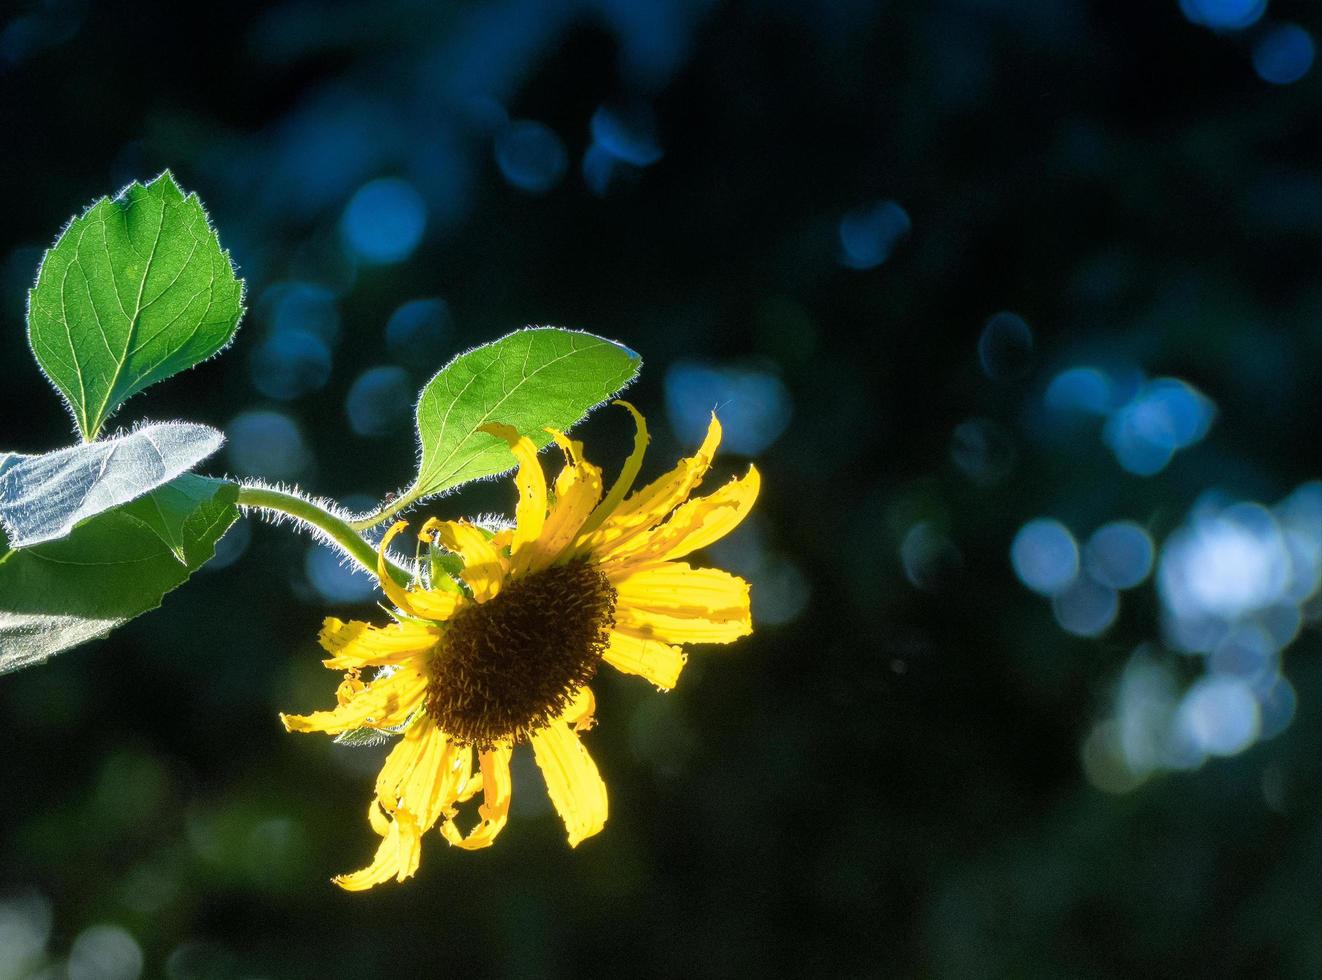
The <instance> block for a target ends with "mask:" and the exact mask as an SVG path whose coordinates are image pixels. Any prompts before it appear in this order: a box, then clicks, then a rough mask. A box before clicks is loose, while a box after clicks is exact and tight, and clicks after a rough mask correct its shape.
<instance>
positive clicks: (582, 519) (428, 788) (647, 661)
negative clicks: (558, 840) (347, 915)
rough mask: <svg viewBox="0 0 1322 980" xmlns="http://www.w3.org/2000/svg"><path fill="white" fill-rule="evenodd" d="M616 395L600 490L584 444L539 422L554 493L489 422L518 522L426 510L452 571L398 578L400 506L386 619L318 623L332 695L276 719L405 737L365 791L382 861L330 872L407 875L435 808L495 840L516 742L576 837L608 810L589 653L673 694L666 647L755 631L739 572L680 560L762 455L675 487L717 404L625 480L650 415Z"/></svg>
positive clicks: (445, 818) (460, 839)
mask: <svg viewBox="0 0 1322 980" xmlns="http://www.w3.org/2000/svg"><path fill="white" fill-rule="evenodd" d="M619 404H621V405H623V406H624V407H625V408H627V409H628V410H629V412H630V413H632V415H633V417H634V420H635V422H636V424H637V433H636V435H635V438H634V447H633V452H632V453H631V454H630V456H629V458H628V459H627V460H626V462H625V464H624V466H623V468H622V469H621V472H620V475H619V478H618V479H617V480H616V481H615V483H614V484H613V485H612V486H611V488H610V490H609V491H608V492H607V493H605V495H604V496H603V494H602V489H603V484H602V479H601V470H600V469H599V468H598V467H596V466H593V465H592V464H591V463H589V462H588V461H587V460H586V459H584V457H583V447H582V444H581V443H579V442H576V441H573V440H571V439H568V438H566V437H565V436H564V435H563V434H562V433H560V432H556V431H554V430H548V431H549V432H551V435H552V437H553V438H554V440H555V442H556V443H557V444H558V445H559V447H560V449H561V450H562V451H563V453H564V457H565V465H564V468H563V469H562V470H561V471H560V473H559V475H558V476H557V477H556V479H555V482H554V488H553V489H554V492H553V493H551V494H548V487H547V483H546V477H545V475H544V474H543V471H542V467H541V464H540V463H539V462H538V459H537V449H536V447H535V446H534V445H533V443H532V441H531V440H530V439H528V438H527V437H525V436H520V435H519V434H518V433H517V432H516V431H515V430H514V429H513V428H511V427H509V426H505V425H490V426H487V427H485V431H488V432H490V433H491V434H493V435H495V436H497V437H499V438H502V439H504V440H506V441H507V442H508V443H509V445H510V449H511V451H512V452H513V455H514V457H515V460H516V461H517V464H518V470H517V473H516V476H515V483H516V486H517V489H518V502H517V504H516V507H515V525H514V527H512V528H507V529H504V530H502V531H499V532H496V533H494V534H493V533H492V532H491V531H489V530H486V529H484V528H482V527H479V526H477V525H475V524H473V523H470V522H467V521H441V520H437V519H435V518H433V519H430V520H428V521H427V522H426V523H425V524H424V525H423V527H422V529H421V531H420V532H419V538H420V539H421V540H422V541H424V542H426V543H428V544H430V545H432V546H433V547H438V546H439V547H441V548H444V549H445V550H446V551H449V552H452V553H454V554H455V555H457V556H459V558H460V559H462V562H463V570H462V571H461V572H460V573H459V578H460V581H461V583H462V585H461V586H459V587H456V588H454V589H447V588H443V587H440V585H438V586H437V587H434V588H426V587H423V586H421V585H419V584H414V585H412V586H410V587H408V588H405V587H401V586H400V585H399V584H397V583H396V582H395V581H394V580H393V579H392V578H391V577H390V575H389V574H388V571H387V567H386V558H385V555H386V548H387V546H388V545H389V544H390V541H391V540H392V539H393V538H394V537H395V536H396V535H397V534H399V533H400V532H401V531H402V530H404V528H405V527H406V526H407V525H406V523H405V522H402V521H401V522H398V523H396V524H395V525H394V526H393V527H391V529H390V530H389V532H388V533H387V534H386V535H385V537H384V538H383V540H382V542H381V547H380V552H379V559H378V565H377V573H378V576H379V578H380V580H381V588H382V589H383V590H384V591H385V593H386V596H387V597H388V598H389V599H390V601H391V602H392V603H393V604H394V605H395V606H396V607H397V610H398V611H397V613H396V614H395V621H394V622H392V623H390V624H389V625H386V626H374V625H371V624H369V623H363V622H344V621H341V620H339V619H334V618H331V619H327V620H326V623H325V626H324V628H323V629H322V631H321V636H320V641H321V645H322V646H323V647H324V648H325V649H326V650H327V651H328V652H329V653H330V654H331V656H330V658H329V659H327V660H326V661H324V662H325V664H326V666H327V667H329V668H330V669H332V670H344V671H347V673H346V674H345V677H344V681H343V683H342V684H341V685H340V687H339V691H338V698H337V700H338V704H337V706H336V707H334V708H332V709H331V710H329V711H317V712H314V713H312V714H309V715H282V716H281V720H282V721H283V722H284V724H285V727H286V728H287V729H288V730H289V731H295V732H326V733H329V734H343V733H349V732H358V731H359V730H362V729H368V730H375V731H377V732H383V733H389V734H398V733H402V738H400V740H399V742H398V743H397V744H396V745H395V747H394V749H393V750H392V751H391V752H390V754H389V756H388V757H387V758H386V761H385V764H384V766H383V767H382V769H381V773H380V775H379V776H378V777H377V780H376V791H375V793H374V794H373V797H372V800H371V802H370V804H369V805H368V821H369V823H370V824H371V827H372V829H373V830H374V831H375V832H376V833H377V835H378V836H380V837H381V838H382V840H381V843H380V845H379V847H378V849H377V852H376V857H375V858H374V859H373V861H372V863H371V864H369V865H368V866H367V867H366V868H363V869H362V870H360V871H356V872H354V873H352V874H346V875H341V876H340V877H338V878H336V879H335V882H336V884H338V885H340V886H341V887H342V888H345V889H348V890H350V891H358V890H362V889H366V888H371V887H372V886H374V885H377V884H380V883H382V882H384V881H387V880H388V879H390V878H394V879H395V880H396V881H403V880H404V879H405V878H408V877H410V876H411V875H413V874H414V872H415V871H417V868H418V862H419V860H420V856H421V837H422V834H423V833H425V832H426V831H427V830H429V829H431V828H432V827H434V826H436V825H437V824H439V825H440V831H441V834H442V835H443V836H444V837H445V839H446V840H447V841H449V842H450V843H451V844H453V845H455V846H457V847H462V848H466V849H475V848H480V847H487V846H489V845H490V844H491V843H492V842H493V841H494V840H495V839H496V835H497V834H499V833H500V831H501V830H502V828H503V827H504V826H505V822H506V819H507V817H508V814H509V806H510V792H511V780H510V756H511V753H512V751H513V749H514V747H515V746H516V745H518V744H520V743H525V742H526V743H529V744H530V745H531V746H532V752H533V757H534V758H535V760H536V762H537V764H538V766H539V767H540V768H541V770H542V774H543V776H544V777H545V780H546V788H547V793H548V795H549V796H550V798H551V803H552V805H553V806H554V807H555V809H556V811H557V812H558V813H559V814H560V817H561V818H562V819H563V820H564V824H565V829H566V830H567V832H568V836H569V844H570V846H577V845H578V843H579V842H580V841H582V840H584V839H585V838H588V837H591V836H592V835H593V834H596V833H597V832H598V831H600V830H601V828H602V826H603V825H604V824H605V821H606V811H607V803H606V785H605V783H604V782H603V781H602V779H601V776H600V775H599V774H598V772H597V767H596V765H595V764H594V763H593V761H592V758H591V756H589V755H588V752H587V749H586V748H585V747H584V746H583V744H582V742H581V741H580V739H579V733H580V732H582V731H585V730H586V729H588V728H590V727H591V726H592V723H593V716H594V711H595V704H594V701H593V696H592V692H591V690H590V689H589V688H588V686H587V685H588V682H589V681H591V680H592V678H593V676H594V675H595V673H596V671H597V668H598V666H599V665H600V663H601V662H602V661H603V660H604V661H605V662H606V663H608V664H610V665H611V666H612V667H614V668H615V669H616V670H619V671H622V672H623V673H626V674H636V675H638V676H640V677H643V678H645V679H647V680H648V681H651V682H652V684H654V685H655V686H656V687H658V688H660V689H662V690H668V689H670V688H672V687H674V685H675V682H676V681H677V680H678V678H679V674H680V670H681V669H682V668H683V666H684V662H685V660H686V655H685V653H684V652H683V651H682V650H681V649H680V646H679V644H684V643H728V642H730V641H731V640H734V639H737V638H738V637H740V636H743V635H745V634H747V633H749V632H750V631H751V630H752V622H751V619H750V616H749V602H748V583H747V582H745V581H744V580H743V579H740V578H737V577H735V576H734V575H731V574H729V573H728V572H723V571H719V570H717V569H700V568H694V567H692V566H690V565H688V564H686V563H684V562H681V561H678V560H677V559H680V558H683V557H684V556H686V555H688V554H689V553H690V552H692V551H695V550H696V549H698V548H702V547H704V546H705V545H708V544H711V543H712V542H713V541H715V540H717V539H718V538H720V537H722V536H724V535H725V534H727V533H729V532H730V531H731V530H732V529H733V528H734V527H735V526H736V525H738V524H739V522H740V521H741V520H742V519H743V518H744V516H745V515H746V514H747V513H748V511H749V509H750V508H751V507H752V505H753V502H754V500H755V499H756V498H757V494H758V488H759V484H760V477H759V475H758V472H757V469H756V468H754V467H750V468H749V471H748V474H747V475H746V476H744V477H742V478H739V479H735V480H732V481H731V482H729V483H727V484H726V485H725V486H723V487H721V488H720V489H718V490H716V491H715V492H713V493H711V494H710V495H708V496H706V497H701V498H695V499H692V500H690V499H689V495H690V494H691V493H692V491H693V490H694V488H695V487H696V486H697V485H698V483H699V481H700V480H701V479H702V477H703V475H704V474H705V473H706V472H707V470H708V468H709V467H710V466H711V462H712V458H713V456H714V454H715V451H716V447H717V445H718V444H719V443H720V438H721V427H720V423H719V422H718V421H717V419H716V416H715V415H714V414H713V416H712V419H711V424H710V426H709V428H708V430H707V435H706V438H705V439H704V440H703V443H702V445H701V447H700V448H699V449H698V451H697V453H696V454H695V455H693V456H692V457H689V458H687V459H683V460H681V461H680V463H679V465H678V466H677V467H675V469H674V470H673V471H671V472H670V473H668V474H666V475H665V476H663V477H661V478H660V479H658V480H656V481H655V482H654V483H652V484H650V485H648V486H647V487H645V488H643V489H642V490H639V491H638V492H636V493H634V494H633V495H632V496H629V490H630V488H631V487H632V484H633V482H634V479H635V477H636V476H637V475H638V471H639V469H640V468H641V466H642V460H643V453H644V450H645V449H646V446H647V426H646V423H645V422H644V420H643V417H642V416H641V415H640V414H639V413H638V412H637V411H636V410H635V409H634V408H633V406H631V405H628V404H627V403H624V402H621V403H619ZM441 584H445V583H441ZM368 671H370V672H371V676H370V677H368V676H365V672H368ZM474 757H476V760H477V767H476V769H474ZM478 793H480V794H481V803H480V805H479V806H478V809H477V817H478V818H479V819H478V820H477V822H476V824H475V826H473V827H472V828H471V829H470V830H469V831H468V832H467V833H464V832H462V831H461V830H460V829H459V828H458V827H457V826H456V824H455V818H456V817H457V816H458V806H457V804H460V803H463V802H465V801H467V800H470V799H472V798H473V797H475V796H476V795H477V794H478Z"/></svg>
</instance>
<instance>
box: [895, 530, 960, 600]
mask: <svg viewBox="0 0 1322 980" xmlns="http://www.w3.org/2000/svg"><path fill="white" fill-rule="evenodd" d="M961 561H962V558H961V556H960V553H959V549H958V548H957V547H956V546H955V544H954V542H952V541H951V540H950V538H949V537H947V536H946V535H945V534H943V533H942V532H941V531H940V530H939V529H938V528H937V527H936V526H935V525H934V524H932V523H931V522H930V521H919V522H918V523H917V524H915V525H914V526H913V527H911V528H909V530H908V531H907V532H905V535H904V538H903V539H902V540H901V541H900V562H901V564H903V566H904V577H905V578H907V579H908V580H909V583H910V584H911V585H913V586H914V587H915V588H919V589H924V590H926V591H929V592H938V591H940V590H941V589H942V588H943V587H944V586H946V585H947V584H949V582H950V580H951V578H952V577H953V576H954V574H955V572H956V571H957V570H958V569H959V566H960V563H961Z"/></svg>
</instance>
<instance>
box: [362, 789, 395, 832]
mask: <svg viewBox="0 0 1322 980" xmlns="http://www.w3.org/2000/svg"><path fill="white" fill-rule="evenodd" d="M367 822H368V824H370V825H371V827H372V829H373V830H374V831H376V836H378V837H384V836H386V834H388V833H390V818H389V817H388V816H386V811H385V810H382V809H381V803H380V801H379V800H377V798H376V797H375V796H374V797H372V801H371V802H370V803H368V804H367Z"/></svg>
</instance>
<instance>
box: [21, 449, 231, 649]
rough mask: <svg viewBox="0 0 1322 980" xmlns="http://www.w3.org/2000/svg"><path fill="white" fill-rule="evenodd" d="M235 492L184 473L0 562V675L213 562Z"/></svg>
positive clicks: (156, 600)
mask: <svg viewBox="0 0 1322 980" xmlns="http://www.w3.org/2000/svg"><path fill="white" fill-rule="evenodd" d="M238 493H239V488H238V486H237V485H235V484H233V483H228V482H226V481H223V480H212V479H208V478H207V477H201V476H195V475H193V474H191V473H190V474H185V475H183V476H180V477H178V478H176V479H175V480H172V481H171V482H170V483H168V484H166V485H165V486H163V487H159V488H157V489H156V490H153V491H152V492H151V493H149V494H147V495H146V496H145V497H140V498H139V499H137V500H135V501H133V502H132V503H129V504H125V505H124V506H122V507H117V508H115V509H114V510H108V511H106V512H104V513H102V514H98V515H97V516H96V517H93V518H91V519H90V520H88V521H85V522H84V523H82V524H80V525H79V526H78V527H76V528H75V529H74V531H73V533H72V534H70V535H69V536H68V537H65V538H61V539H59V540H58V541H48V542H46V543H44V544H39V545H34V546H32V547H30V548H21V549H16V550H13V551H9V552H7V553H0V674H4V673H8V672H10V671H13V670H18V669H19V668H22V667H27V666H30V665H32V664H36V663H40V662H41V661H43V660H45V659H46V658H48V657H50V656H52V655H53V654H56V653H59V652H60V651H62V650H67V649H69V648H70V647H73V646H76V645H78V644H79V643H85V642H86V641H88V640H93V639H96V638H98V637H101V636H105V635H106V634H107V633H109V632H110V631H111V630H113V629H115V628H116V627H117V626H120V625H122V624H123V623H125V622H127V621H128V620H130V619H132V618H133V617H135V616H138V615H140V614H142V613H144V612H147V611H148V610H149V609H155V608H156V607H157V606H159V605H160V604H161V599H162V597H163V596H164V595H165V593H167V592H169V591H170V590H171V589H174V588H176V587H177V586H179V585H182V584H183V583H184V582H185V581H187V579H188V577H189V576H190V575H191V574H192V573H193V572H195V571H197V570H198V569H199V568H201V567H202V565H204V564H205V563H206V562H207V561H209V560H210V559H211V558H212V556H213V555H214V554H215V548H216V542H217V541H218V540H220V537H221V535H222V534H224V533H225V530H226V529H227V528H228V527H229V526H230V525H231V524H233V523H234V521H235V519H236V518H237V517H238V514H239V512H238V508H237V507H236V506H235V503H234V501H235V498H236V497H237V496H238Z"/></svg>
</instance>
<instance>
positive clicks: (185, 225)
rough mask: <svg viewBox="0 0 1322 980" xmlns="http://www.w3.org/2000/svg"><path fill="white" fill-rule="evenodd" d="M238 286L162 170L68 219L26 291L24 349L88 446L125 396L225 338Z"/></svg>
mask: <svg viewBox="0 0 1322 980" xmlns="http://www.w3.org/2000/svg"><path fill="white" fill-rule="evenodd" d="M242 313H243V282H242V281H241V280H239V279H237V278H236V277H235V275H234V267H233V266H232V265H231V264H230V258H229V253H227V252H224V251H222V250H221V247H220V240H219V239H218V238H217V237H216V233H215V231H214V230H213V229H212V227H211V223H210V221H209V220H208V219H207V213H206V211H205V210H203V208H202V203H201V202H200V201H199V200H198V199H197V195H196V194H190V195H188V196H187V197H185V196H184V194H183V192H182V191H181V190H180V189H179V187H178V185H176V184H175V182H174V177H172V176H171V174H170V172H169V171H168V170H167V171H166V172H165V173H163V174H161V175H160V176H159V177H157V178H156V179H155V180H153V181H152V182H151V183H149V184H146V185H143V184H139V183H136V182H135V183H132V184H130V185H129V186H128V187H126V188H124V190H122V191H121V192H120V193H119V195H118V196H116V197H115V198H114V199H113V200H112V199H110V198H104V197H103V198H102V199H101V200H99V201H97V202H96V203H95V204H93V205H92V206H91V207H90V208H88V209H87V211H85V212H84V213H83V214H82V216H81V217H78V218H74V219H73V221H71V222H69V225H68V227H66V228H65V229H64V231H63V232H62V233H61V234H60V237H59V239H58V240H57V241H56V242H55V244H54V246H52V247H51V248H50V249H48V250H47V252H46V254H45V256H44V257H43V258H42V260H41V270H40V271H39V272H38V274H37V284H36V285H35V286H34V287H33V288H32V289H31V290H30V291H29V292H28V342H29V343H30V344H31V345H32V353H33V354H34V355H35V356H36V358H37V363H38V364H40V365H41V369H42V371H44V372H45V374H46V377H48V378H49V379H50V380H51V383H52V384H54V385H55V387H56V388H58V389H59V390H60V393H61V394H63V395H64V398H65V400H66V401H67V402H68V403H69V408H70V410H71V411H72V412H73V416H74V418H75V419H76V420H77V422H78V427H79V429H81V430H82V433H83V439H84V440H86V441H87V442H91V441H92V440H93V439H95V438H96V437H97V434H98V433H99V432H100V431H101V426H102V425H104V424H105V421H106V419H107V418H109V417H110V416H111V415H112V414H113V413H114V411H115V409H117V408H118V407H119V406H120V405H121V404H122V403H123V402H124V401H125V400H126V399H128V398H129V397H131V396H132V395H135V394H137V393H138V392H139V391H142V389H144V388H146V387H147V386H148V385H151V384H154V383H155V382H157V381H160V380H161V379H162V378H168V377H169V376H170V375H172V374H176V373H178V372H179V371H182V370H184V369H185V368H189V367H192V366H193V365H195V364H197V363H199V362H201V361H204V360H206V359H207V358H208V357H211V356H212V355H213V354H216V353H217V352H218V351H220V350H222V349H223V348H224V347H225V346H226V345H228V344H229V342H230V340H231V339H233V337H234V331H235V330H236V329H237V328H238V325H239V317H240V316H241V315H242Z"/></svg>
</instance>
